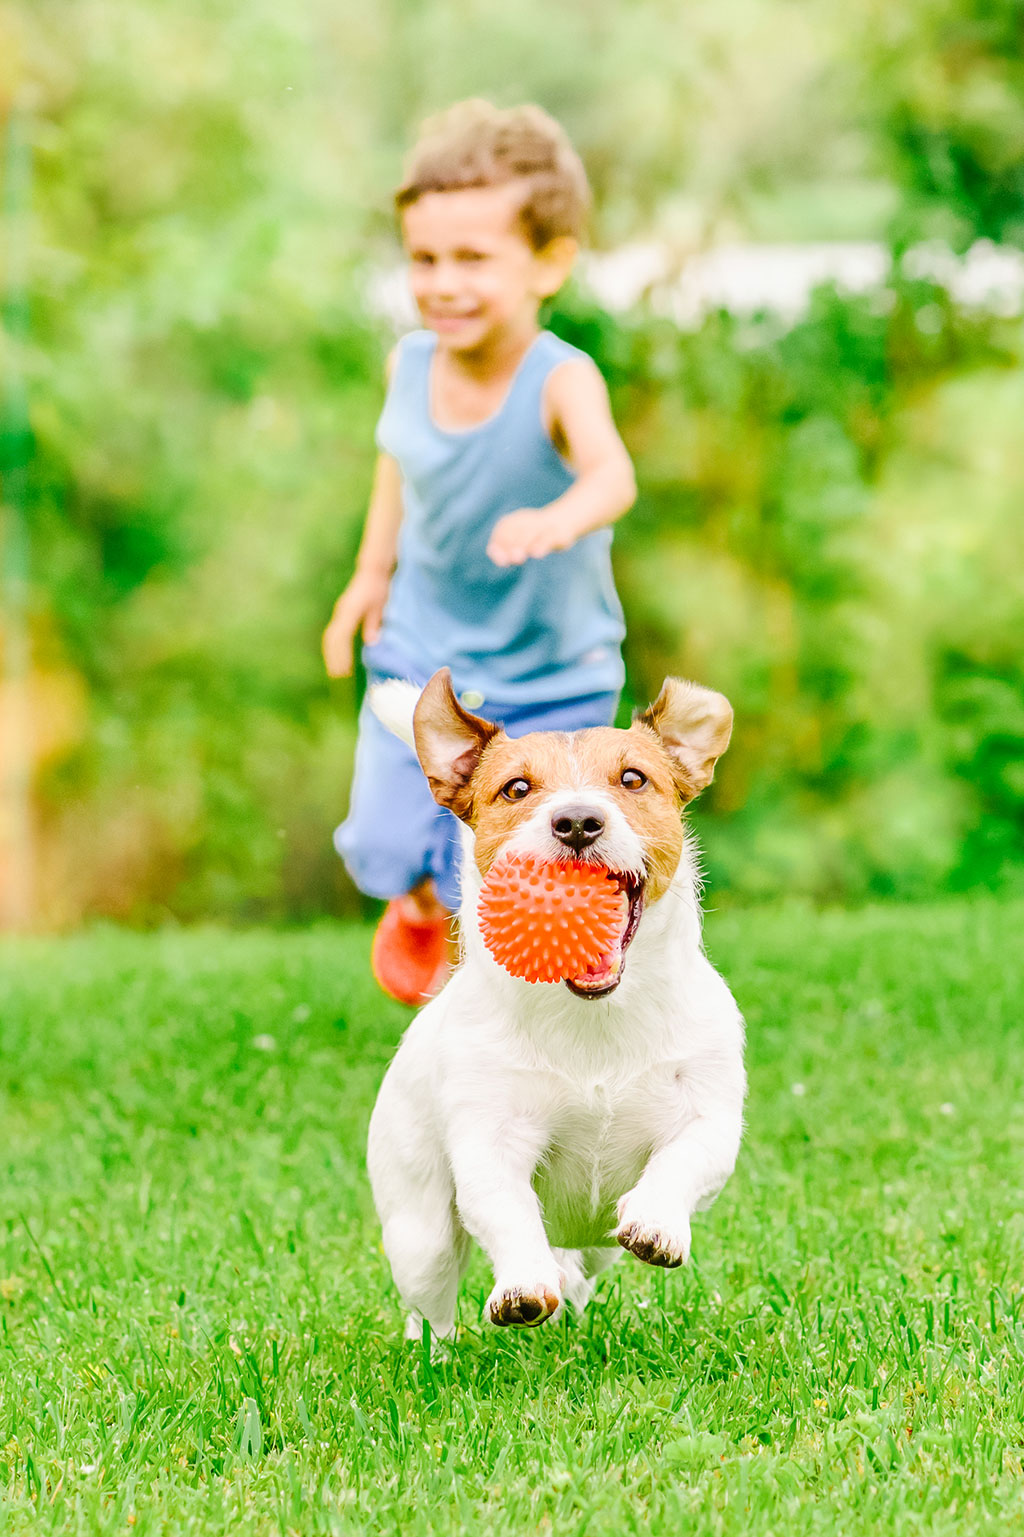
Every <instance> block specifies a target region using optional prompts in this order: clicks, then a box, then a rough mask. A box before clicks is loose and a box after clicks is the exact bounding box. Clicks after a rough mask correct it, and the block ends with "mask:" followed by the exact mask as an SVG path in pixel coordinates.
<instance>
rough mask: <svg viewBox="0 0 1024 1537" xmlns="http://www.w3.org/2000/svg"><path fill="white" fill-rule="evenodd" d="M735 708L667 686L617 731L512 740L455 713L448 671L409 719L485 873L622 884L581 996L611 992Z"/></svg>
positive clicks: (575, 983) (690, 689)
mask: <svg viewBox="0 0 1024 1537" xmlns="http://www.w3.org/2000/svg"><path fill="white" fill-rule="evenodd" d="M731 731H732V708H731V706H730V704H729V701H728V700H727V699H725V698H724V697H723V695H721V694H717V693H715V692H714V691H713V690H711V689H706V688H700V687H699V686H698V685H697V684H696V683H686V682H683V681H681V680H680V679H679V678H668V679H666V681H665V685H664V687H663V688H662V690H661V693H660V694H659V695H658V698H657V700H656V701H655V703H654V704H653V705H651V707H650V709H648V710H645V711H644V713H643V714H642V715H640V716H638V718H637V719H636V720H634V722H633V724H632V725H631V726H630V727H629V728H628V729H627V730H625V731H617V730H614V729H613V728H612V727H610V726H605V727H594V728H592V729H590V730H585V731H575V732H571V733H563V732H559V731H544V732H534V733H532V734H531V735H529V736H523V737H518V738H511V737H508V736H506V735H505V733H504V731H502V729H501V728H500V726H494V725H491V724H490V723H489V722H488V721H485V720H481V719H480V718H479V716H476V715H471V714H470V713H469V712H468V711H467V710H465V709H463V707H462V706H461V705H460V704H459V702H458V700H457V699H456V697H455V694H454V692H453V690H452V684H451V675H450V673H449V672H448V670H447V668H445V669H443V670H442V671H441V672H438V673H435V674H434V676H433V677H432V678H431V680H430V682H429V683H428V684H427V686H426V688H425V689H424V690H423V693H422V694H421V696H420V699H419V702H418V704H417V706H416V710H415V713H414V716H413V733H414V736H415V742H416V752H417V754H418V756H419V760H420V763H421V765H422V766H423V771H424V773H425V774H426V776H427V779H428V780H429V782H430V788H431V790H432V792H433V795H434V799H435V800H436V801H438V803H439V804H440V805H442V806H447V807H448V808H449V809H450V810H451V811H454V813H455V815H456V816H457V817H460V818H461V819H462V821H464V822H465V823H467V825H468V826H469V827H471V828H472V829H473V832H474V834H475V860H476V865H477V868H478V870H479V871H480V874H481V876H485V875H486V874H487V872H488V870H489V869H490V867H491V865H492V864H493V863H494V861H495V860H496V859H497V858H499V857H500V856H501V855H504V854H532V855H534V856H535V857H536V858H539V859H543V860H556V859H566V860H568V859H573V860H583V861H586V862H587V863H591V864H597V865H603V866H605V867H606V868H607V869H608V870H610V871H612V872H613V873H614V874H615V875H616V876H617V877H618V880H619V889H620V891H621V893H622V929H621V932H620V935H619V939H618V943H617V945H616V947H615V948H614V950H613V951H612V952H610V953H609V954H607V955H604V956H602V957H601V959H600V961H599V962H598V963H597V964H596V965H595V966H594V967H592V968H591V969H590V970H589V971H588V972H587V973H586V974H585V975H583V976H581V977H578V978H575V979H574V980H572V981H569V982H567V983H566V986H567V987H569V988H570V989H571V991H572V992H574V993H576V994H577V995H578V996H580V997H584V998H602V997H605V996H607V994H608V993H610V992H612V991H613V989H614V988H615V987H617V986H618V983H619V978H620V977H621V975H622V964H623V957H624V955H625V952H626V950H627V948H628V946H629V944H630V943H631V941H632V939H633V937H634V935H635V934H636V931H637V928H638V926H639V924H640V921H641V917H642V915H643V912H644V908H645V906H649V905H651V904H653V903H655V902H657V901H659V900H660V898H661V897H663V896H664V894H665V892H666V891H667V890H668V888H669V886H670V884H671V882H672V878H673V876H674V875H675V873H676V869H677V866H678V864H679V860H680V857H681V855H682V852H683V847H684V841H685V833H684V830H683V824H682V818H681V812H682V810H683V807H684V806H685V805H686V804H687V802H689V801H691V800H693V798H694V796H696V795H699V794H700V792H701V790H703V789H704V788H705V786H706V785H708V784H710V783H711V779H712V776H713V775H714V771H715V763H716V762H717V760H718V759H719V757H720V756H721V755H722V753H723V752H724V751H725V749H726V747H727V746H728V744H729V736H730V733H731Z"/></svg>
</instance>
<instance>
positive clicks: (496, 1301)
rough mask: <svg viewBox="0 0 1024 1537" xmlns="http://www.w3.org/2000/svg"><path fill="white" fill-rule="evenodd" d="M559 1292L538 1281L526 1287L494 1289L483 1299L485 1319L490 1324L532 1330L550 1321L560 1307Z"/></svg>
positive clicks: (496, 1287)
mask: <svg viewBox="0 0 1024 1537" xmlns="http://www.w3.org/2000/svg"><path fill="white" fill-rule="evenodd" d="M561 1301H562V1297H561V1293H560V1292H559V1291H556V1290H554V1289H553V1288H552V1286H551V1285H550V1284H545V1283H543V1282H540V1283H538V1284H531V1285H527V1286H501V1285H498V1286H495V1288H494V1290H493V1291H492V1292H491V1295H490V1296H489V1297H488V1299H487V1317H488V1318H489V1319H490V1320H491V1323H492V1324H501V1325H506V1324H517V1325H519V1326H520V1327H523V1328H527V1329H533V1328H535V1327H536V1326H537V1324H542V1323H543V1322H544V1320H545V1319H546V1318H550V1317H551V1315H552V1313H554V1312H556V1311H557V1310H558V1308H559V1306H560V1305H561Z"/></svg>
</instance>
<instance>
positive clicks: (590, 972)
mask: <svg viewBox="0 0 1024 1537" xmlns="http://www.w3.org/2000/svg"><path fill="white" fill-rule="evenodd" d="M609 874H615V876H616V879H617V880H618V883H619V902H620V904H621V907H622V927H621V928H620V930H619V934H618V937H617V939H616V941H615V943H614V945H613V946H612V948H611V949H610V950H608V951H606V953H605V954H604V955H601V956H598V958H597V960H596V961H595V962H594V964H593V965H592V966H588V968H587V970H586V971H584V972H583V973H582V974H581V975H580V976H578V977H572V978H571V979H569V978H567V979H566V983H565V985H566V987H567V988H568V989H569V991H570V992H571V993H575V994H576V997H577V998H606V997H607V996H608V994H609V993H611V992H614V991H615V989H616V988H617V987H618V985H619V983H620V982H621V980H622V968H623V966H624V965H625V961H626V951H627V950H628V948H629V946H630V944H631V943H632V941H633V937H634V935H635V934H636V931H637V926H638V925H639V923H640V915H641V913H642V912H643V909H644V881H643V879H642V878H641V877H639V876H636V875H619V874H618V873H617V872H613V871H609Z"/></svg>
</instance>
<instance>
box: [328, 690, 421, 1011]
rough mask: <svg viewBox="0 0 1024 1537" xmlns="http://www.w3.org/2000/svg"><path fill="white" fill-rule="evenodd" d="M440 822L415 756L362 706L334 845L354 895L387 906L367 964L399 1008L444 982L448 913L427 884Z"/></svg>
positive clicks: (413, 1001)
mask: <svg viewBox="0 0 1024 1537" xmlns="http://www.w3.org/2000/svg"><path fill="white" fill-rule="evenodd" d="M446 815H447V813H444V812H442V810H441V808H440V807H439V806H438V805H437V804H436V803H435V801H434V799H433V797H432V796H431V794H430V789H429V787H428V785H427V781H426V778H425V777H424V774H423V770H422V769H421V768H420V765H419V763H418V761H417V759H416V755H415V753H413V751H412V749H411V748H409V747H407V746H406V745H405V743H404V742H400V741H399V740H398V738H397V737H395V736H393V735H392V734H391V732H390V731H388V730H387V728H386V727H384V726H382V725H381V723H380V721H379V720H378V719H377V717H376V716H375V715H374V714H373V712H372V710H371V709H370V708H369V706H368V705H367V704H365V703H364V705H363V708H362V710H361V712H360V716H359V738H358V742H357V745H356V762H355V771H354V774H353V779H352V796H351V802H350V806H349V814H348V816H347V817H346V819H345V821H344V822H343V823H342V825H341V826H340V827H339V828H338V829H337V831H336V833H335V835H334V845H335V848H336V849H337V850H338V853H339V854H340V855H341V857H342V859H343V860H344V861H345V865H346V867H347V869H348V872H349V874H350V875H351V876H352V879H353V880H354V881H355V883H356V885H357V886H358V887H359V889H360V890H361V891H364V892H365V893H366V894H367V895H368V896H373V897H382V898H384V899H385V900H387V901H388V907H387V909H386V911H385V913H384V916H383V918H382V919H381V922H380V925H379V926H378V929H377V934H376V936H375V938H374V943H373V952H372V963H373V969H374V974H375V976H376V977H377V980H378V982H380V984H381V986H382V987H384V989H385V990H386V991H387V992H389V993H391V994H392V996H393V997H396V998H399V999H400V1000H401V1001H402V1002H403V1003H422V1002H423V1001H424V999H425V998H427V997H430V996H432V994H433V993H434V992H436V991H437V990H438V988H439V987H440V985H441V984H442V982H443V981H444V977H445V976H446V975H447V958H448V930H449V918H450V914H449V910H448V908H447V907H445V906H444V905H443V903H442V902H441V901H440V900H439V899H438V897H437V895H436V894H435V891H434V883H433V871H434V869H435V868H436V867H437V865H438V862H439V857H440V856H439V853H438V851H439V850H442V849H443V848H444V846H445V843H446V838H447V830H446V828H445V825H444V822H443V821H442V818H443V817H444V816H446Z"/></svg>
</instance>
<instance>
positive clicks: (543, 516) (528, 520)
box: [487, 507, 576, 566]
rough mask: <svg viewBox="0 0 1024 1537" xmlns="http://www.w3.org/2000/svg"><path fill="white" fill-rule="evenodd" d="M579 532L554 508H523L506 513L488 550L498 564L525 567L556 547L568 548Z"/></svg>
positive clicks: (493, 534) (492, 532) (496, 524)
mask: <svg viewBox="0 0 1024 1537" xmlns="http://www.w3.org/2000/svg"><path fill="white" fill-rule="evenodd" d="M575 541H576V535H575V533H574V531H573V530H572V529H571V528H570V526H569V523H568V520H567V519H566V518H563V517H559V515H558V513H557V512H554V511H552V509H551V508H550V507H540V508H537V507H522V508H520V510H519V511H518V512H509V513H506V514H505V516H504V517H503V518H499V519H498V521H497V523H495V525H494V527H493V528H492V529H491V537H490V540H489V541H488V545H487V553H488V555H489V556H490V558H491V560H493V562H494V564H495V565H496V566H521V565H522V564H523V562H524V561H527V560H540V559H541V558H542V557H543V556H545V555H550V554H551V552H552V550H567V549H568V548H569V546H570V544H574V543H575Z"/></svg>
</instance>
